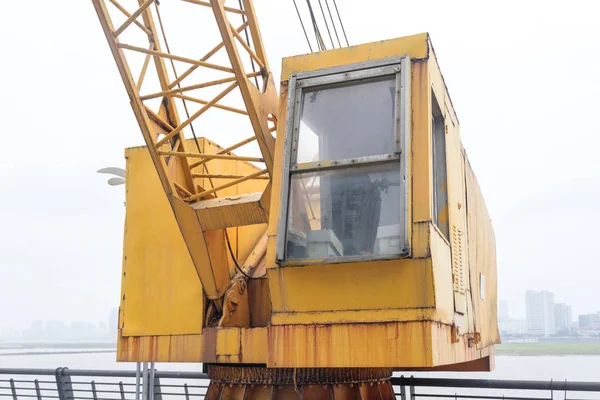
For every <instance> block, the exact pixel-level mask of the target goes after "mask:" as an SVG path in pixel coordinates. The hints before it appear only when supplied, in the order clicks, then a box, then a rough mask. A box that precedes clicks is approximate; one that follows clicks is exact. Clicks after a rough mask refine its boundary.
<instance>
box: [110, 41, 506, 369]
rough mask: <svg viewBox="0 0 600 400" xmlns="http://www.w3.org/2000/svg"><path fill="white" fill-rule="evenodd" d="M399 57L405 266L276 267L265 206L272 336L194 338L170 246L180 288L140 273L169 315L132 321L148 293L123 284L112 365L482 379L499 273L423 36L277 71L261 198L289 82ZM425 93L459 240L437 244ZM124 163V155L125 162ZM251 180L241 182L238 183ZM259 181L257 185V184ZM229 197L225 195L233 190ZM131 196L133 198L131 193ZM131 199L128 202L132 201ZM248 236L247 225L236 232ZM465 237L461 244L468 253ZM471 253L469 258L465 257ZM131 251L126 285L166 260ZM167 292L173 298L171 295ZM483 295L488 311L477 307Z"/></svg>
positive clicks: (148, 182)
mask: <svg viewBox="0 0 600 400" xmlns="http://www.w3.org/2000/svg"><path fill="white" fill-rule="evenodd" d="M404 55H408V56H409V57H410V59H411V70H412V77H411V143H410V146H411V149H410V154H411V158H410V160H409V163H408V164H409V176H410V179H409V199H410V204H411V206H410V207H409V215H408V221H410V229H409V238H410V243H411V256H410V258H405V259H399V260H389V261H371V262H360V263H345V264H328V265H310V266H285V267H282V266H279V265H277V263H276V262H275V246H276V235H277V228H278V215H279V207H280V205H281V204H280V199H279V198H278V196H273V195H271V196H270V200H271V201H270V210H269V218H268V220H269V224H268V228H267V235H268V239H267V252H266V267H267V273H266V277H264V276H263V277H262V281H261V282H258V283H257V285H260V288H261V289H260V290H262V291H263V293H262V296H263V297H264V296H265V295H267V294H268V299H269V300H270V301H269V302H268V306H269V307H270V309H269V312H270V314H269V317H268V324H266V326H260V327H256V326H255V327H240V328H216V327H210V328H202V324H201V321H202V318H203V315H202V313H201V310H199V309H198V307H201V303H202V296H201V293H202V290H203V289H202V286H201V284H200V282H199V281H198V279H197V278H196V279H195V280H192V279H191V277H186V274H189V272H183V269H186V268H187V269H188V270H191V271H192V273H194V269H193V268H194V267H193V263H192V261H191V260H190V259H189V255H186V254H184V255H181V254H179V253H180V252H183V251H184V249H183V247H182V246H181V243H179V244H178V245H174V246H171V250H170V251H172V252H173V254H172V257H173V258H169V260H172V261H175V260H180V261H176V262H177V265H175V264H174V263H171V264H170V265H169V268H175V269H176V270H177V271H179V272H178V273H179V274H180V275H178V278H177V282H168V281H165V279H164V276H161V275H160V274H159V275H158V276H155V275H145V278H144V279H145V280H146V281H145V282H146V284H151V285H152V286H153V287H154V288H155V290H162V291H163V292H161V293H163V294H162V296H163V297H164V298H167V299H171V301H170V303H169V305H168V306H166V305H160V307H158V310H161V311H160V312H162V313H165V314H166V313H168V314H169V315H168V316H166V315H162V316H160V318H156V319H155V322H150V319H152V318H154V317H153V316H152V315H150V313H152V312H157V309H154V311H151V310H149V309H148V310H142V309H139V310H137V311H131V310H134V309H132V308H129V310H130V311H128V305H127V302H130V301H131V302H138V303H139V304H143V303H144V302H145V301H147V300H148V299H149V298H150V297H151V296H153V295H154V293H152V292H151V291H149V290H147V289H143V288H142V286H143V285H141V284H135V285H134V286H133V289H132V287H131V286H128V285H129V284H128V283H126V282H124V284H123V293H122V306H121V318H120V322H119V326H120V337H119V345H118V359H119V360H121V361H177V362H205V363H219V362H224V363H256V364H265V365H267V366H269V367H392V368H399V369H435V368H444V369H446V370H449V369H463V370H468V369H471V370H489V369H490V368H492V366H493V344H494V343H497V342H498V332H497V327H496V325H495V322H494V321H496V304H495V303H496V277H495V272H496V264H495V244H494V238H493V230H492V228H491V223H490V221H489V216H488V215H487V211H486V210H485V204H484V203H483V198H482V197H481V193H480V191H479V188H478V186H477V182H476V179H475V177H474V175H473V174H472V171H471V169H470V166H469V164H468V160H467V158H466V153H465V152H464V149H463V148H462V145H461V143H460V137H459V124H458V119H457V117H456V115H455V112H454V109H453V106H452V102H451V100H450V97H449V95H448V92H447V90H446V86H445V83H444V80H443V77H442V75H441V72H440V69H439V66H438V64H437V60H436V58H435V54H434V52H433V48H432V46H431V42H430V40H429V36H428V35H427V34H419V35H414V36H409V37H405V38H400V39H393V40H386V41H381V42H375V43H369V44H364V45H359V46H353V47H348V48H342V49H336V50H331V51H325V52H320V53H313V54H306V55H301V56H296V57H289V58H285V59H284V60H283V63H282V78H281V91H280V102H279V112H278V115H277V121H279V123H278V127H277V128H278V129H277V131H278V132H280V134H278V136H277V141H276V144H275V151H274V155H275V156H274V166H273V171H275V172H274V173H273V174H272V181H271V185H272V190H271V193H279V192H280V187H281V184H282V181H281V173H278V172H277V171H281V170H282V167H283V166H282V158H283V150H284V141H283V137H284V133H285V121H286V112H287V92H288V88H287V84H288V81H289V77H290V75H291V74H292V73H295V72H303V71H311V70H316V69H322V68H328V67H332V66H338V65H346V64H354V63H359V62H364V61H369V60H380V59H385V58H391V57H399V56H404ZM432 94H433V95H434V96H435V97H436V99H437V101H438V103H439V104H440V108H441V109H442V112H443V114H444V119H445V130H446V143H447V148H446V155H447V168H448V181H449V189H448V198H449V201H448V216H449V219H450V223H451V225H452V228H453V232H458V233H456V234H454V233H453V235H454V236H452V237H451V238H444V237H443V235H442V234H441V233H440V231H439V230H438V229H437V227H436V226H435V225H434V224H433V223H432V200H431V199H432V165H431V153H432V148H431V147H432V146H431V134H430V133H431V113H432V111H431V96H432ZM213 145H214V144H213ZM215 146H216V145H215ZM133 151H134V150H130V151H129V152H130V154H131V152H133ZM210 151H211V152H215V153H216V152H218V151H222V150H219V148H217V147H214V148H213V149H211V150H210ZM207 153H208V151H207ZM140 160H141V158H140ZM140 160H138V161H133V157H131V158H128V170H129V168H130V166H129V163H130V162H131V163H132V164H131V171H133V170H134V168H135V166H134V165H133V163H134V162H140V163H142V162H145V163H148V162H149V159H147V160H146V161H140ZM213 162H217V161H213ZM228 162H232V161H228ZM237 162H238V163H241V162H242V161H237ZM249 173H251V171H249V170H247V171H244V172H243V174H249ZM154 174H155V172H154ZM228 174H232V173H231V172H228ZM240 174H242V172H240ZM127 180H128V182H131V181H137V180H139V182H137V183H130V184H131V185H137V186H138V187H140V188H141V187H145V188H147V189H144V190H153V191H155V192H156V193H158V191H159V190H160V187H161V186H160V181H159V180H158V177H157V176H152V174H150V173H139V174H134V173H131V175H129V174H128V177H127ZM255 182H263V184H266V181H258V180H257V181H255ZM150 188H153V189H150ZM231 188H232V190H233V189H234V188H235V186H232V187H231ZM247 192H248V190H245V191H243V193H247ZM240 193H242V192H240ZM141 195H142V194H141V191H138V194H136V196H141ZM157 195H158V194H157ZM128 196H134V194H132V193H131V192H129V193H128ZM128 201H130V200H128ZM165 201H166V199H165ZM467 205H468V206H469V207H474V212H473V213H470V214H469V215H467V213H466V208H467ZM131 207H133V205H131ZM156 207H157V208H156V209H155V210H154V211H153V212H155V213H162V212H165V213H167V212H171V211H170V210H169V209H168V203H164V204H157V205H156ZM163 208H164V209H163ZM134 212H136V211H135V210H133V209H130V204H128V221H127V223H126V235H127V234H130V232H131V227H132V226H133V221H132V220H131V219H130V215H131V213H134ZM145 212H149V210H145V211H140V215H143V214H144V213H145ZM471 214H473V215H471ZM171 218H173V217H172V214H171ZM157 221H158V223H159V224H160V226H159V228H160V229H161V230H163V231H164V232H165V233H166V234H169V235H171V234H172V235H175V236H176V234H177V231H176V229H177V227H176V224H175V222H174V218H173V219H170V218H169V217H168V216H167V214H164V218H159V219H157ZM174 224H175V225H174ZM254 227H255V225H250V226H248V227H246V228H248V229H253V228H254ZM246 228H244V229H246ZM237 229H242V228H237ZM263 229H264V225H263ZM258 232H259V231H253V234H252V235H251V236H252V240H250V241H249V242H252V243H255V241H256V239H257V237H258V236H259V233H258ZM467 234H469V235H471V236H469V241H468V244H469V246H467V241H466V235H467ZM160 240H161V238H160V237H156V236H155V237H147V238H146V239H145V241H144V242H143V243H142V242H137V243H138V246H139V245H142V244H143V245H145V246H147V247H149V248H154V247H156V251H160V249H161V246H163V245H164V244H163V243H161V242H160ZM173 240H174V241H177V240H178V239H173ZM471 243H474V245H471ZM475 246H477V252H475V251H474V247H475ZM131 248H132V244H131V243H130V242H128V239H127V237H126V240H125V255H126V257H127V259H126V261H124V273H125V272H126V273H127V275H128V276H131V274H136V273H137V274H142V270H143V269H146V270H153V269H158V270H161V269H164V268H166V264H165V263H166V262H167V261H166V260H164V259H160V258H147V259H145V260H144V261H145V263H142V262H139V261H140V260H138V259H137V258H139V257H140V255H138V254H136V253H135V252H133V253H132V252H131V251H130V250H131ZM248 248H249V247H248ZM132 257H133V259H132ZM186 257H187V259H186ZM153 264H156V265H153ZM159 264H160V265H159ZM132 266H133V267H132ZM132 268H133V269H132ZM180 269H181V270H180ZM230 272H231V275H232V274H233V272H234V271H232V270H231V266H230ZM480 274H484V275H485V276H486V279H485V284H486V286H485V287H484V288H479V287H478V284H479V276H480ZM124 279H126V278H124ZM184 281H185V282H184ZM180 285H182V286H180ZM267 286H268V289H267ZM136 288H137V289H136ZM180 288H181V289H180ZM481 289H483V290H481ZM177 291H180V292H179V293H175V292H177ZM264 291H267V292H264ZM483 292H485V299H483V298H480V297H482V293H483ZM186 293H187V294H186ZM144 313H145V314H144ZM141 315H145V316H144V317H143V318H142V319H144V318H145V319H144V321H142V319H140V320H139V322H138V323H139V328H140V329H138V330H133V329H132V325H131V324H132V323H133V322H132V321H133V320H135V319H136V318H141V317H140V316H141ZM161 318H163V319H161ZM165 318H166V319H165ZM130 319H131V320H130ZM490 321H491V322H490ZM130 329H131V330H130Z"/></svg>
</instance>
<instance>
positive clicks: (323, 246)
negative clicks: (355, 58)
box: [277, 58, 410, 263]
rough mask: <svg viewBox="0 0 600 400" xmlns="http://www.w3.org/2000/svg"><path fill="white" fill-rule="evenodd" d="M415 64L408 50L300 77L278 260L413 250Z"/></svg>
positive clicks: (293, 96) (293, 102) (293, 84)
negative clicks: (410, 190) (410, 161)
mask: <svg viewBox="0 0 600 400" xmlns="http://www.w3.org/2000/svg"><path fill="white" fill-rule="evenodd" d="M409 68H410V65H409V60H408V59H407V58H403V59H395V60H388V61H387V62H382V63H378V65H376V64H374V63H372V64H368V65H366V64H362V65H359V66H346V67H343V68H340V67H336V68H332V69H330V70H321V71H318V72H309V73H304V74H298V75H296V76H293V77H292V79H291V80H290V91H289V100H290V101H289V107H288V121H287V127H286V131H287V132H286V134H287V137H286V139H287V140H286V153H285V165H284V170H283V174H284V176H283V181H282V192H281V199H282V203H281V204H282V207H281V215H280V220H279V232H278V246H277V256H278V260H279V262H283V263H285V262H290V263H303V262H305V263H308V262H321V263H322V262H344V261H352V260H368V259H377V258H397V257H401V256H403V255H406V254H407V253H408V245H407V242H406V236H407V222H406V215H407V200H406V198H407V192H406V190H407V186H406V163H407V159H406V157H405V154H406V152H407V148H408V132H409V130H408V128H409V126H408V124H409V118H407V117H406V116H407V115H410V113H409V112H408V107H410V104H409V98H410V97H409V81H408V80H409V79H410V72H409ZM407 71H408V72H407Z"/></svg>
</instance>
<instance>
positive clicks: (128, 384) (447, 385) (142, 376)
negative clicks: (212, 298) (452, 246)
mask: <svg viewBox="0 0 600 400" xmlns="http://www.w3.org/2000/svg"><path fill="white" fill-rule="evenodd" d="M208 384H209V380H208V376H207V375H206V374H203V373H199V372H182V371H156V370H154V369H153V368H150V369H148V368H146V367H144V368H143V369H140V368H138V369H137V371H116V370H84V369H80V370H75V369H68V368H57V369H55V370H54V369H25V368H22V369H16V368H0V400H2V399H7V398H8V399H12V400H18V399H29V398H33V399H38V400H42V399H59V400H76V399H82V400H134V399H135V400H167V399H186V400H195V399H202V398H204V396H205V394H206V390H207V388H208ZM392 385H393V386H394V392H395V393H396V396H398V397H399V398H400V399H401V400H407V399H408V398H410V400H420V399H422V398H428V399H455V400H458V399H465V400H470V399H485V400H490V399H498V400H500V399H502V400H560V399H565V400H588V399H600V382H567V381H564V382H558V381H523V380H487V379H448V378H416V377H404V376H401V377H393V378H392Z"/></svg>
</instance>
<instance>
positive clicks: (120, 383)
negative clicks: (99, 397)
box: [119, 381, 125, 400]
mask: <svg viewBox="0 0 600 400" xmlns="http://www.w3.org/2000/svg"><path fill="white" fill-rule="evenodd" d="M119 392H121V400H125V388H124V387H123V381H119Z"/></svg>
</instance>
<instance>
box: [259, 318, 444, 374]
mask: <svg viewBox="0 0 600 400" xmlns="http://www.w3.org/2000/svg"><path fill="white" fill-rule="evenodd" d="M431 332H432V331H431V323H430V322H427V321H414V322H402V323H397V322H391V323H381V324H334V325H297V326H271V327H269V328H268V340H269V343H270V344H271V345H270V347H269V349H268V353H267V360H268V362H267V365H268V366H270V367H278V368H279V367H296V368H312V367H348V368H352V367H373V366H377V367H417V366H433V356H432V347H431ZM373 343H377V344H378V345H377V346H373ZM407 343H410V346H407Z"/></svg>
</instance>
